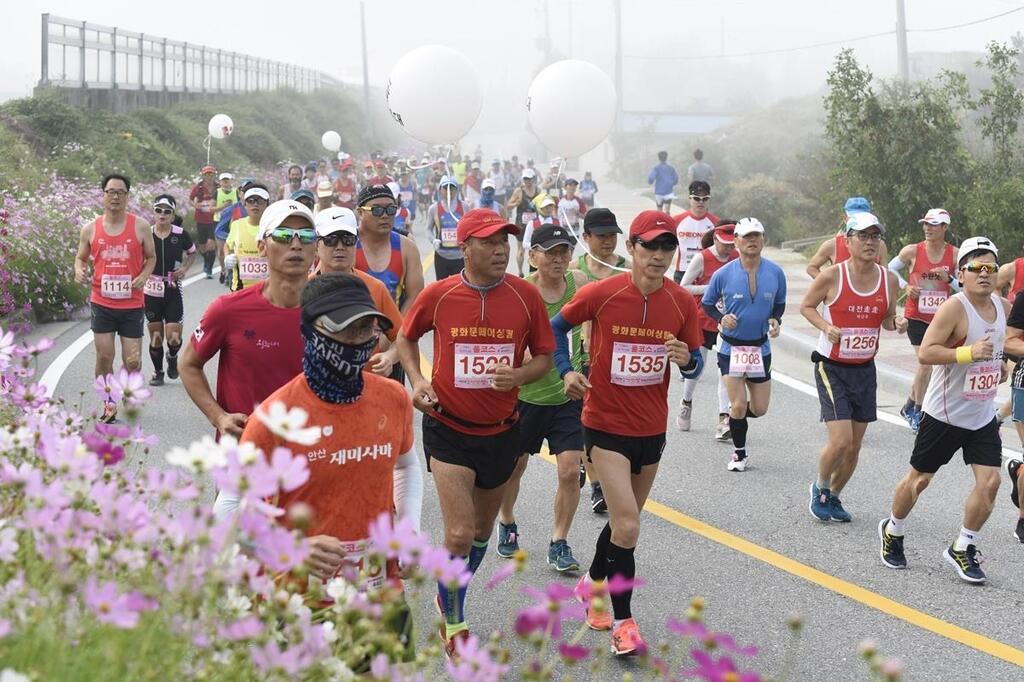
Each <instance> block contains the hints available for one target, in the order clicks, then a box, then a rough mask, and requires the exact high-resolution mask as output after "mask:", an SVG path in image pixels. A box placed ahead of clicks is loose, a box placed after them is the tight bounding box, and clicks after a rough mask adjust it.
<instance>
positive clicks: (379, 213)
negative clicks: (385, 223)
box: [359, 204, 398, 218]
mask: <svg viewBox="0 0 1024 682" xmlns="http://www.w3.org/2000/svg"><path fill="white" fill-rule="evenodd" d="M359 210H360V211H366V212H367V213H371V214H373V217H374V218H383V217H384V216H385V215H389V216H393V215H395V214H396V213H398V207H397V206H395V205H394V204H391V205H390V206H360V207H359Z"/></svg>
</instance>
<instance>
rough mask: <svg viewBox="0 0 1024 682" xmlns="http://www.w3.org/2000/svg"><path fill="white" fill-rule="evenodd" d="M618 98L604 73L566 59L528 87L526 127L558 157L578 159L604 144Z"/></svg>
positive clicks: (578, 61)
mask: <svg viewBox="0 0 1024 682" xmlns="http://www.w3.org/2000/svg"><path fill="white" fill-rule="evenodd" d="M617 101H618V98H617V97H616V94H615V86H614V85H612V81H611V79H610V78H608V76H607V75H606V74H605V72H604V71H602V70H601V69H599V68H597V67H596V66H594V65H593V64H591V63H590V62H584V61H581V60H579V59H566V60H563V61H560V62H555V63H554V64H552V65H550V66H548V67H547V68H545V69H544V70H543V71H541V72H540V73H538V74H537V76H536V78H534V79H533V83H531V84H530V89H529V91H528V95H527V99H526V109H527V111H528V112H529V120H530V127H531V128H532V129H533V132H534V134H535V135H536V136H537V139H539V140H540V141H541V143H543V144H544V146H545V147H547V148H548V149H549V150H551V151H552V152H554V153H555V154H556V155H558V156H579V155H580V154H583V153H584V152H588V151H590V150H591V149H593V148H594V147H596V146H597V145H598V144H600V143H601V141H602V140H604V139H605V138H606V137H607V136H608V133H609V132H611V129H612V125H614V123H615V107H616V102H617Z"/></svg>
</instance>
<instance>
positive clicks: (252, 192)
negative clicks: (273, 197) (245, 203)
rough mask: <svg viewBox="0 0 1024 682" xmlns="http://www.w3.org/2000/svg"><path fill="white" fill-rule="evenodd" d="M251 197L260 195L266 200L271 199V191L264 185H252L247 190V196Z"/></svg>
mask: <svg viewBox="0 0 1024 682" xmlns="http://www.w3.org/2000/svg"><path fill="white" fill-rule="evenodd" d="M249 197H259V198H260V199H263V200H264V201H270V193H269V192H267V190H265V189H263V188H262V187H251V188H249V189H247V190H246V191H245V198H246V199H248V198H249Z"/></svg>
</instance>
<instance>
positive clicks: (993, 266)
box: [961, 260, 999, 275]
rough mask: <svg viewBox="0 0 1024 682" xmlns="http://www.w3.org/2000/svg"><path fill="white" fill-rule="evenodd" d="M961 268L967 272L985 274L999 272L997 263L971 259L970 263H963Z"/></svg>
mask: <svg viewBox="0 0 1024 682" xmlns="http://www.w3.org/2000/svg"><path fill="white" fill-rule="evenodd" d="M961 270H966V271H967V272H984V273H985V274H987V275H994V274H996V273H997V272H999V264H998V263H979V262H978V261H976V260H972V261H971V262H970V263H966V264H964V266H963V267H962V268H961Z"/></svg>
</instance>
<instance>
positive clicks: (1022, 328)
mask: <svg viewBox="0 0 1024 682" xmlns="http://www.w3.org/2000/svg"><path fill="white" fill-rule="evenodd" d="M1017 260H1020V259H1017ZM1017 282H1019V283H1024V280H1021V279H1019V278H1018V280H1017ZM1011 301H1012V302H1013V307H1011V308H1010V316H1009V317H1008V318H1007V320H1006V343H1005V344H1004V345H1003V348H1004V349H1005V351H1006V354H1007V355H1014V356H1016V357H1017V358H1022V357H1024V296H1021V295H1020V291H1018V292H1016V295H1015V296H1014V297H1013V298H1012V299H1011ZM1011 396H1012V399H1011V400H1010V405H1011V407H1012V414H1013V425H1014V426H1015V427H1017V436H1018V437H1019V438H1020V439H1021V441H1022V442H1024V363H1022V362H1021V361H1020V360H1019V359H1018V360H1017V364H1016V366H1015V367H1014V370H1013V388H1012V390H1011ZM1020 465H1021V460H1020V459H1019V458H1013V459H1010V460H1008V461H1007V462H1006V473H1008V474H1009V475H1010V500H1011V501H1012V502H1013V505H1014V506H1015V507H1017V508H1018V509H1020V510H1021V511H1020V513H1019V514H1018V515H1017V526H1016V528H1014V531H1013V536H1014V537H1015V538H1017V541H1018V542H1021V543H1024V509H1022V508H1021V504H1020V488H1021V486H1022V485H1024V472H1022V471H1021V466H1020Z"/></svg>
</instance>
